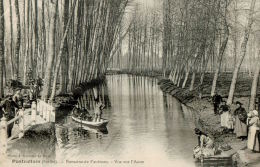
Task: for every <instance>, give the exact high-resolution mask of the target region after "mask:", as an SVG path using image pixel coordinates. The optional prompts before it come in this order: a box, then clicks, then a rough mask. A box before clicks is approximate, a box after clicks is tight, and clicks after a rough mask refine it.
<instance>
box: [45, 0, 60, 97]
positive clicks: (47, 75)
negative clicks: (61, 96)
mask: <svg viewBox="0 0 260 167" xmlns="http://www.w3.org/2000/svg"><path fill="white" fill-rule="evenodd" d="M49 8H50V12H52V14H51V18H50V19H51V20H50V32H49V35H50V38H49V52H48V60H47V67H46V70H45V77H44V85H43V91H42V99H47V98H48V96H49V93H50V84H51V76H52V68H53V60H54V58H55V35H56V20H57V10H58V0H53V1H51V2H50V3H49Z"/></svg>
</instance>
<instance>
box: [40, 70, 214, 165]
mask: <svg viewBox="0 0 260 167" xmlns="http://www.w3.org/2000/svg"><path fill="white" fill-rule="evenodd" d="M96 96H98V97H100V99H101V100H102V102H103V103H104V104H106V108H105V110H104V113H103V117H104V118H106V119H108V120H109V124H108V126H107V128H105V129H93V128H89V127H87V126H84V125H82V124H80V123H77V122H74V121H73V120H72V118H71V115H70V114H69V115H68V116H66V117H65V118H63V119H61V120H58V122H56V125H55V130H56V132H55V137H56V139H57V141H56V146H55V147H54V145H53V144H49V145H48V146H46V145H44V147H45V148H48V149H49V150H51V151H52V152H53V154H54V155H53V157H55V158H56V160H57V161H58V162H64V161H66V160H91V159H95V160H108V161H109V162H111V161H114V160H139V161H144V164H134V165H132V166H147V167H150V166H164V167H167V166H169V167H172V166H183V167H186V166H187V167H190V166H191V167H192V166H199V165H200V164H196V163H195V162H194V160H193V157H192V151H193V148H194V146H195V145H196V144H197V138H196V136H195V135H194V132H193V129H194V124H195V123H194V120H195V119H194V118H195V116H194V114H193V113H194V112H193V111H191V110H189V109H188V108H186V107H185V106H182V105H181V104H180V103H179V102H178V100H176V99H175V98H173V97H172V96H169V95H166V94H163V93H162V92H161V90H160V89H159V87H158V86H157V80H156V79H154V78H146V77H136V76H127V75H119V76H108V77H107V83H105V84H103V85H100V86H99V87H97V88H95V89H90V90H86V92H85V93H84V94H83V96H82V97H80V98H79V100H78V102H79V105H81V106H82V107H83V106H84V107H85V108H87V109H88V110H89V111H90V112H93V107H94V97H96ZM37 144H38V146H39V145H40V143H39V142H38V143H37ZM38 151H39V150H38ZM217 164H218V163H217ZM217 164H214V166H218V165H217ZM97 166H98V165H97ZM104 166H113V167H114V166H120V165H115V164H113V163H112V162H111V163H110V164H108V165H107V164H106V165H104ZM126 166H127V165H126Z"/></svg>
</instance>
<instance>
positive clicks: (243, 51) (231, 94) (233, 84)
mask: <svg viewBox="0 0 260 167" xmlns="http://www.w3.org/2000/svg"><path fill="white" fill-rule="evenodd" d="M255 2H256V0H252V1H251V6H250V11H249V18H248V25H247V27H246V29H245V34H244V39H243V42H242V44H241V51H240V59H239V61H238V63H237V64H236V67H235V70H234V72H233V77H232V82H231V85H230V89H229V94H228V100H227V104H228V105H230V104H232V102H233V97H234V92H235V88H236V82H237V77H238V72H239V69H240V66H241V64H242V62H243V60H244V57H245V55H246V47H247V42H248V39H249V35H250V31H251V27H252V24H253V13H254V8H255Z"/></svg>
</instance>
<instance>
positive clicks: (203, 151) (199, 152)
mask: <svg viewBox="0 0 260 167" xmlns="http://www.w3.org/2000/svg"><path fill="white" fill-rule="evenodd" d="M194 130H195V134H196V135H197V136H198V145H197V146H196V147H195V148H194V150H193V156H194V158H196V159H201V158H202V157H209V156H212V155H214V154H215V149H214V142H213V140H212V139H211V138H210V137H209V136H208V135H207V134H205V133H203V132H202V131H201V130H199V129H198V128H195V129H194Z"/></svg>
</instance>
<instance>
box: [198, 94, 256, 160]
mask: <svg viewBox="0 0 260 167" xmlns="http://www.w3.org/2000/svg"><path fill="white" fill-rule="evenodd" d="M212 101H213V107H214V114H215V115H220V119H221V127H223V128H224V129H225V130H227V132H234V133H235V134H236V137H237V138H239V139H241V140H246V139H247V148H248V149H249V150H251V151H252V152H260V120H259V115H258V111H257V110H253V111H249V112H248V113H247V111H246V109H245V108H244V107H243V104H242V103H241V102H239V101H237V102H236V106H237V108H236V109H235V110H234V111H233V112H231V109H230V106H228V105H227V103H226V101H224V100H223V99H222V97H221V96H220V95H218V94H217V93H216V94H215V95H214V96H213V98H212ZM195 134H196V135H197V136H198V146H196V147H195V148H194V150H193V155H194V158H196V159H200V158H201V157H208V156H212V155H215V153H216V151H217V150H216V149H215V147H214V142H213V140H212V138H211V137H210V136H209V135H208V134H207V133H205V132H202V131H201V130H200V129H197V128H195Z"/></svg>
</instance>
